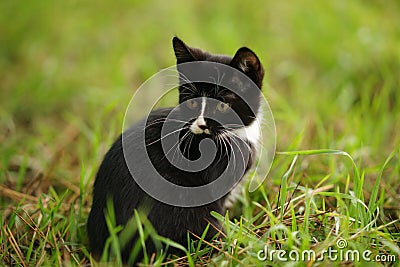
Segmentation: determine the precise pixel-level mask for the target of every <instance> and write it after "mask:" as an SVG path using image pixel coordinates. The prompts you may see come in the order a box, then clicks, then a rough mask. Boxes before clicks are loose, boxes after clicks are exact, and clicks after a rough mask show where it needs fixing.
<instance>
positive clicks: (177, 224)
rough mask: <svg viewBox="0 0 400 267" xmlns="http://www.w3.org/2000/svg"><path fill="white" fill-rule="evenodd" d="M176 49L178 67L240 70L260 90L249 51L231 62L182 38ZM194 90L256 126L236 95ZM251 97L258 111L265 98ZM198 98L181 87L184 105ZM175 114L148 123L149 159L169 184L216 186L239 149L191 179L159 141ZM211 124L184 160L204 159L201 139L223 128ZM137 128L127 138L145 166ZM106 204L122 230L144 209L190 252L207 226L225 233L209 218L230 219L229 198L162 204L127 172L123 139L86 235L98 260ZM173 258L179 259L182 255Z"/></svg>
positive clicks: (98, 190)
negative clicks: (205, 64)
mask: <svg viewBox="0 0 400 267" xmlns="http://www.w3.org/2000/svg"><path fill="white" fill-rule="evenodd" d="M173 47H174V51H175V55H176V58H177V63H178V64H179V63H184V62H190V61H213V62H219V63H222V64H226V65H230V66H233V67H235V68H237V69H240V70H241V71H242V72H243V73H245V74H246V75H247V76H248V77H250V78H251V79H252V80H253V82H254V83H255V84H256V85H257V86H258V87H259V88H260V89H261V85H262V79H263V75H264V72H263V68H262V66H261V63H260V61H259V60H258V58H257V56H256V55H255V54H254V53H253V52H252V51H251V50H250V49H248V48H241V49H239V50H238V51H237V53H236V55H235V56H234V57H233V58H231V57H228V56H219V55H217V56H216V55H211V54H209V53H207V52H203V51H201V50H200V49H197V48H191V47H188V46H187V45H186V44H184V43H183V42H182V41H181V40H180V39H178V38H177V37H175V38H174V39H173ZM243 61H246V62H245V64H246V68H245V69H243V68H241V67H240V66H241V65H240V64H242V63H243ZM195 86H196V88H198V89H199V90H198V92H204V91H207V90H208V91H209V92H207V94H208V96H210V97H212V98H215V99H223V100H224V101H227V102H229V104H230V105H231V107H232V109H233V110H235V111H236V112H237V113H238V114H239V115H240V117H241V118H242V119H243V122H244V123H245V125H249V124H250V123H251V122H252V121H253V120H254V116H255V114H254V113H253V112H251V111H250V109H249V107H248V106H246V104H245V103H243V102H242V101H240V99H238V97H237V95H235V94H234V93H232V92H228V93H227V91H226V90H225V91H224V92H222V91H220V92H214V91H215V90H214V88H212V89H211V88H208V86H207V85H206V84H195ZM210 92H214V93H210ZM250 93H251V94H254V96H253V97H252V100H253V102H254V105H255V107H256V108H257V105H259V97H260V92H259V91H258V92H249V94H250ZM194 97H198V95H196V94H195V93H194V92H188V91H187V88H186V87H184V86H181V87H180V99H179V101H180V103H182V102H184V101H185V100H187V99H190V98H194ZM171 110H172V109H171V108H166V109H159V110H155V111H152V113H151V114H150V115H149V117H148V119H147V122H146V125H147V127H146V131H145V133H146V135H145V136H146V137H145V138H146V144H147V153H148V155H149V157H150V159H151V161H152V162H153V163H154V166H155V167H156V169H157V171H158V172H159V173H160V174H161V175H162V176H163V177H164V178H165V179H167V180H168V181H170V182H172V183H175V184H178V185H182V186H199V185H205V184H207V183H209V182H211V181H213V180H215V179H216V178H217V177H218V176H219V175H220V174H221V173H222V172H223V171H224V169H225V168H226V165H227V161H228V157H229V154H230V150H231V149H234V148H233V147H232V146H230V147H228V149H227V148H226V147H222V146H217V153H218V154H217V157H216V159H218V160H214V161H213V163H212V164H211V165H210V166H209V167H208V168H206V169H205V170H203V171H200V172H197V173H189V172H186V171H182V170H180V169H178V168H176V167H174V166H172V165H171V163H170V162H169V161H168V160H167V158H166V157H165V156H164V152H163V150H162V147H161V142H160V141H159V139H160V138H161V128H162V126H163V123H164V121H165V118H166V117H167V116H168V114H169V113H170V112H171ZM182 112H184V111H182ZM188 123H190V122H188ZM207 124H209V125H210V131H212V134H211V135H210V136H208V135H205V134H197V135H193V138H192V140H191V143H190V144H189V145H188V146H185V145H187V144H186V142H187V141H186V142H183V143H182V145H181V146H180V148H181V150H182V152H183V154H184V155H185V156H186V157H188V158H189V159H190V160H193V159H196V158H197V157H198V156H199V150H198V144H199V142H200V141H201V140H202V139H204V138H211V139H213V138H214V137H215V136H216V135H218V130H219V126H218V125H217V124H215V125H213V122H212V121H208V122H207ZM138 125H139V124H137V125H133V126H132V127H131V128H130V129H129V130H128V132H127V133H126V135H125V136H128V137H129V140H128V143H129V144H130V146H132V147H131V149H132V150H131V151H132V152H133V153H135V155H137V157H138V158H139V162H140V157H145V155H146V151H143V149H142V148H140V146H138V145H136V144H137V140H136V138H137V134H136V133H137V131H140V130H142V129H141V128H140V126H138ZM185 131H188V130H182V135H183V134H184V133H185ZM231 138H232V137H231ZM240 141H242V140H240ZM244 142H247V141H246V140H244ZM247 145H248V146H246V147H248V148H249V149H250V150H251V151H249V152H250V153H251V155H254V152H255V151H254V149H255V148H254V144H251V143H250V142H247ZM252 161H253V157H250V160H249V162H247V163H246V164H247V166H245V167H246V169H248V168H249V167H250V166H251V165H252ZM135 168H138V169H140V168H141V166H140V165H138V166H136V167H135ZM140 171H141V173H142V174H143V179H146V177H145V176H146V170H140ZM166 193H167V192H166ZM107 198H111V199H112V203H113V207H114V212H115V216H116V223H117V225H126V224H127V222H128V220H129V219H130V218H131V217H132V215H133V213H134V210H135V209H140V208H142V207H143V209H147V211H148V219H149V221H150V222H151V223H152V225H153V227H154V228H155V230H156V231H157V232H158V234H159V235H161V236H164V237H167V238H170V239H172V240H174V241H176V242H178V243H180V244H182V245H183V246H185V247H186V246H187V231H191V232H193V233H195V234H197V235H199V236H200V235H201V234H202V233H203V231H204V229H205V228H206V226H207V224H208V223H211V224H213V225H214V226H216V227H217V228H220V227H221V226H220V223H219V222H218V221H217V220H216V219H215V218H214V217H212V216H211V215H210V212H211V211H216V212H218V213H220V214H225V212H226V207H225V206H224V202H225V197H222V198H220V199H219V200H217V201H215V202H212V203H210V204H207V205H203V206H200V207H193V208H182V207H175V206H171V205H167V204H164V203H161V202H159V201H157V200H155V199H153V198H152V197H150V196H148V195H147V194H146V193H145V192H144V191H143V190H142V189H141V188H140V187H139V186H138V185H137V184H136V183H135V180H134V179H133V178H132V176H131V174H130V172H129V170H128V167H127V164H126V162H125V158H124V154H123V150H122V136H120V137H119V138H118V139H117V140H116V141H115V143H114V144H113V145H112V147H111V148H110V150H109V151H108V152H107V154H106V155H105V157H104V160H103V162H102V164H101V166H100V168H99V171H98V173H97V177H96V181H95V183H94V189H93V204H92V209H91V211H90V215H89V218H88V222H87V231H88V235H89V241H90V251H91V252H92V254H93V255H94V257H95V258H96V259H99V257H100V256H101V254H102V252H103V249H104V245H105V242H106V240H107V238H108V237H109V231H108V228H107V224H106V221H105V215H104V212H105V210H106V203H107ZM216 234H217V231H216V230H215V229H214V228H213V227H210V228H209V231H208V233H207V236H206V239H207V240H211V239H212V238H213V236H215V235H216ZM137 238H138V236H137V235H135V236H133V237H132V239H131V240H130V242H129V243H128V244H127V245H126V246H125V247H124V248H123V249H122V258H123V260H124V262H128V258H129V255H130V253H131V251H132V248H133V245H134V244H135V242H136V240H137ZM146 249H147V253H148V254H149V255H151V254H152V253H153V252H157V248H156V246H155V244H154V243H153V242H151V240H148V241H147V242H146ZM170 252H172V253H177V252H178V251H170ZM141 257H142V254H139V256H138V258H137V259H136V262H137V261H140V260H141Z"/></svg>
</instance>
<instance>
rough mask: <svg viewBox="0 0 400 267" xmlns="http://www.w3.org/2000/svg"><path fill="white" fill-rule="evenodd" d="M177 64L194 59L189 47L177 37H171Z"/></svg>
mask: <svg viewBox="0 0 400 267" xmlns="http://www.w3.org/2000/svg"><path fill="white" fill-rule="evenodd" d="M172 46H173V47H174V52H175V57H176V61H177V64H180V63H184V62H190V61H194V60H195V58H194V57H193V55H192V53H191V51H190V48H189V47H188V46H187V45H186V44H185V43H184V42H183V41H182V40H181V39H179V38H178V37H176V36H175V37H174V38H173V39H172Z"/></svg>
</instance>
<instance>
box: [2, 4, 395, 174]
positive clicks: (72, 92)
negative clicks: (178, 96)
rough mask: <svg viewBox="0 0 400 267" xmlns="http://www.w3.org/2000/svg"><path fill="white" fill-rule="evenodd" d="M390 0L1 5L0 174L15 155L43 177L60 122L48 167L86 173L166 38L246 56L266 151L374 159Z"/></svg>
mask: <svg viewBox="0 0 400 267" xmlns="http://www.w3.org/2000/svg"><path fill="white" fill-rule="evenodd" d="M399 3H400V2H398V1H321V2H318V3H317V2H315V1H308V0H301V1H258V2H255V1H254V2H246V3H245V2H243V1H227V2H222V1H221V2H220V1H213V2H204V1H190V2H189V1H146V2H145V1H118V2H115V3H111V2H109V1H107V2H106V1H104V2H103V1H101V2H100V1H98V2H94V1H93V2H81V1H62V2H56V1H34V2H19V1H1V3H0V8H1V10H2V12H1V15H0V24H1V25H2V26H1V30H0V53H1V54H0V79H1V84H0V88H1V91H0V116H1V117H0V118H1V120H0V129H1V131H0V141H1V143H2V146H1V154H0V155H1V157H2V160H1V164H2V165H1V168H2V169H6V168H7V166H8V165H9V162H10V160H11V159H12V157H14V156H21V157H26V156H27V155H28V156H29V157H32V158H33V159H32V160H34V161H37V163H38V164H39V165H42V168H44V169H46V165H47V164H49V162H48V159H49V155H50V154H52V153H55V150H57V149H58V148H57V146H62V144H63V140H60V138H59V139H57V137H60V136H62V138H66V137H65V135H68V132H67V133H66V132H65V131H67V130H68V129H71V128H74V129H76V131H77V132H78V134H76V136H74V138H73V141H69V143H68V144H67V145H66V146H65V147H63V148H62V150H63V151H64V150H65V151H67V153H64V154H63V157H64V158H63V157H61V158H58V160H59V161H60V162H59V163H60V164H61V165H60V164H56V166H57V168H55V171H60V172H63V171H65V172H67V173H69V175H76V174H77V172H76V171H77V169H79V166H80V164H81V163H84V164H86V165H89V166H92V164H95V165H97V164H98V161H99V159H100V158H101V157H102V153H103V152H104V151H105V148H106V147H107V146H108V145H109V143H110V142H111V140H112V139H113V138H114V137H115V136H116V135H117V134H118V132H119V131H120V127H122V126H121V125H122V124H121V123H122V117H123V112H124V110H125V108H126V106H127V104H128V101H129V99H130V97H131V95H132V93H133V92H134V90H135V89H136V88H137V87H138V86H139V85H140V84H141V83H142V82H143V81H145V80H146V79H147V78H149V77H150V76H151V75H152V74H154V73H156V72H157V71H159V70H160V69H162V68H165V67H169V66H171V65H173V64H174V63H175V59H174V55H173V51H172V47H171V39H172V37H173V36H174V35H178V36H179V37H181V38H182V39H183V40H185V41H186V42H187V43H188V44H189V45H192V46H195V47H200V48H202V49H205V50H208V51H211V52H214V53H223V54H229V55H233V54H234V52H235V51H236V50H237V49H238V48H239V47H241V46H248V47H250V48H251V49H253V50H254V51H255V52H256V53H257V54H258V56H259V57H260V59H261V60H262V62H263V64H264V66H265V69H266V80H265V83H264V84H265V87H264V91H265V94H266V96H267V98H268V100H269V101H270V105H271V108H272V111H273V113H274V115H275V119H276V123H277V138H278V139H277V145H278V150H288V149H301V148H338V149H344V150H346V151H348V152H350V153H352V154H353V156H355V158H356V159H358V158H360V157H361V158H362V159H363V162H365V161H371V164H373V162H374V160H383V158H382V157H385V155H387V154H388V153H389V152H390V151H391V150H392V149H393V148H394V147H395V145H396V144H398V143H399V133H398V131H399V129H400V125H399V122H400V112H399V110H400V107H399V104H398V101H399V95H400V92H399V79H400V78H399V77H400V71H399V70H400V19H399V18H400V4H399ZM72 131H73V130H72ZM63 134H64V135H63ZM62 138H61V139H62ZM57 142H58V143H57ZM99 144H100V145H101V146H100V149H101V150H100V151H99V150H98V149H94V148H97V147H98V145H99ZM103 146H104V147H103ZM62 165H64V166H62ZM59 167H60V168H59ZM71 171H72V172H71ZM4 178H5V177H4V176H3V177H2V179H4Z"/></svg>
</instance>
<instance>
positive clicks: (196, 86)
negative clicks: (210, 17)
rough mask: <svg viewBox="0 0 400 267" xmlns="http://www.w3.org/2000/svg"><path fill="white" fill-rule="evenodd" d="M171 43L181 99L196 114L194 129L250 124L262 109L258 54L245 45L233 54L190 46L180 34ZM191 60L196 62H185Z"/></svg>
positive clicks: (210, 131)
mask: <svg viewBox="0 0 400 267" xmlns="http://www.w3.org/2000/svg"><path fill="white" fill-rule="evenodd" d="M172 43H173V48H174V52H175V56H176V59H177V68H178V71H179V78H180V87H179V103H180V104H182V105H181V106H182V109H183V110H182V111H183V112H185V113H186V114H190V116H191V117H192V118H193V119H192V120H191V121H190V123H191V125H190V130H191V132H192V133H194V134H205V135H214V134H216V135H217V134H219V133H220V132H221V131H222V130H224V131H226V130H227V129H232V130H240V128H249V127H251V126H252V124H254V122H255V121H256V117H257V116H258V114H257V113H258V112H259V110H260V97H261V87H262V80H263V78H264V69H263V67H262V65H261V62H260V60H259V59H258V57H257V56H256V54H255V53H254V52H253V51H251V50H250V49H249V48H247V47H242V48H239V49H238V50H237V52H236V53H235V55H234V56H233V57H229V56H225V55H213V54H210V53H208V52H205V51H202V50H200V49H198V48H193V47H189V46H188V45H186V44H185V43H184V42H183V41H182V40H180V39H179V38H178V37H174V38H173V41H172ZM189 62H192V63H196V64H184V63H189ZM211 63H212V64H211ZM215 63H219V64H215ZM204 77H205V78H204ZM208 78H209V82H206V81H204V79H208ZM199 81H201V82H199ZM217 118H219V119H217ZM235 118H236V119H235ZM238 119H239V120H240V122H238Z"/></svg>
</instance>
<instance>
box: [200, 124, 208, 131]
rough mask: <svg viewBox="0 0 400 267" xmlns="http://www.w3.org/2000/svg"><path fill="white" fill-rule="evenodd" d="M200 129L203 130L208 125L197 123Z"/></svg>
mask: <svg viewBox="0 0 400 267" xmlns="http://www.w3.org/2000/svg"><path fill="white" fill-rule="evenodd" d="M198 126H199V128H200V129H202V130H203V131H204V130H206V129H207V128H208V127H207V125H205V124H200V125H198Z"/></svg>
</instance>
